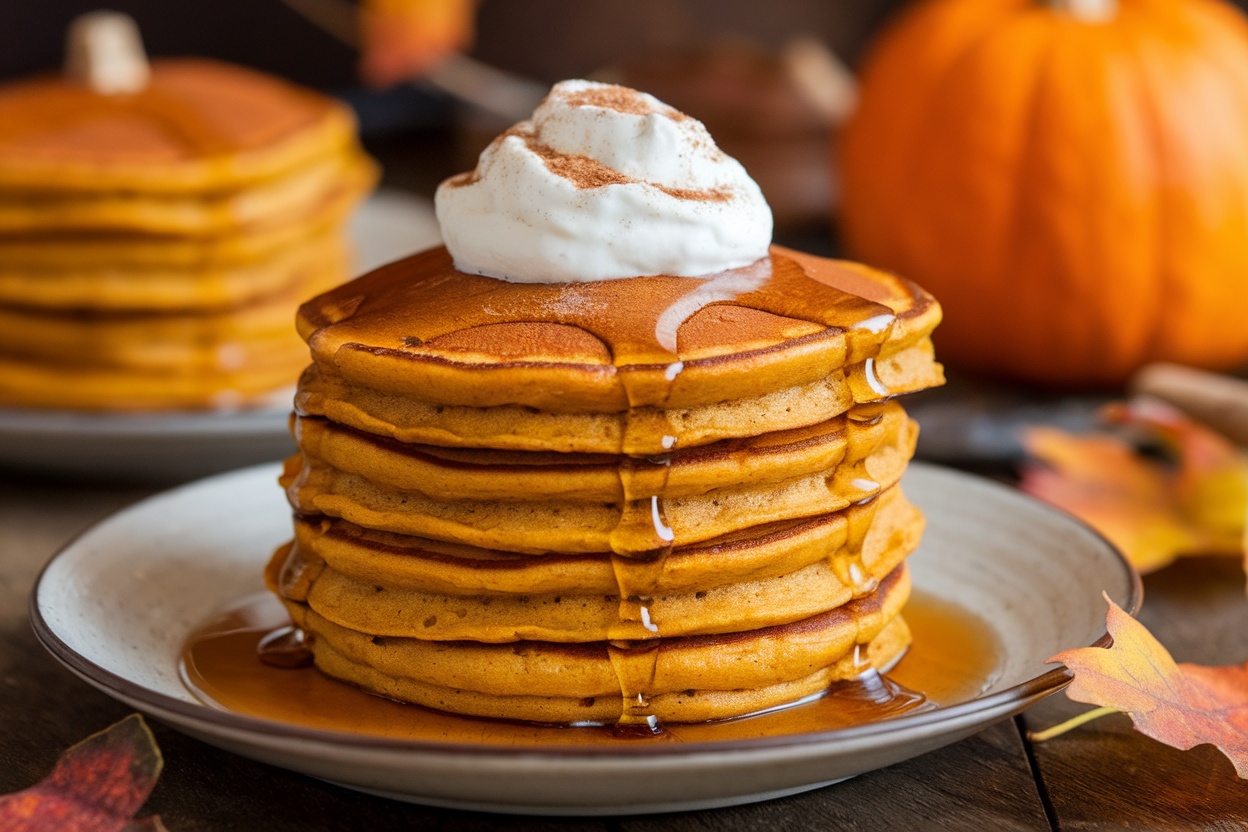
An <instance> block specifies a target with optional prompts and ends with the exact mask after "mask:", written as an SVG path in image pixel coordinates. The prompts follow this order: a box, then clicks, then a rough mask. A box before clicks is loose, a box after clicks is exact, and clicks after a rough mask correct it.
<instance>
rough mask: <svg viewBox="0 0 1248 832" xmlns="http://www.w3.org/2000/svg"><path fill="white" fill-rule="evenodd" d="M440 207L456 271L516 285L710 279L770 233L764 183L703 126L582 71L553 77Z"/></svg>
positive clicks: (763, 249) (762, 252) (441, 194)
mask: <svg viewBox="0 0 1248 832" xmlns="http://www.w3.org/2000/svg"><path fill="white" fill-rule="evenodd" d="M435 203H436V207H437V214H438V222H439V223H440V224H441V226H442V237H443V240H444V241H445V243H446V246H447V248H448V249H449V250H450V252H451V256H452V257H453V258H454V260H455V266H456V268H458V269H459V270H460V271H465V272H470V273H472V274H482V275H489V276H491V277H498V278H502V279H504V280H510V281H514V282H519V283H570V282H581V281H591V280H610V279H613V278H619V277H635V276H640V275H653V274H668V275H677V276H681V277H693V276H702V275H709V274H714V273H716V272H722V271H725V270H727V269H735V268H738V267H741V266H745V265H748V264H750V263H753V262H755V261H756V260H758V259H760V258H762V257H764V256H766V254H767V248H768V245H769V244H770V243H771V230H772V219H771V209H770V208H769V207H768V206H767V201H766V200H765V199H764V198H763V194H762V191H760V190H759V188H758V185H757V184H756V183H755V182H754V180H752V179H751V178H750V177H749V175H748V174H747V173H746V172H745V169H744V168H743V167H741V165H740V163H739V162H737V161H736V160H735V159H733V158H732V157H730V156H727V155H726V154H724V153H723V152H722V151H721V150H720V149H719V148H718V147H716V145H715V142H714V140H713V139H712V138H711V136H710V134H709V133H708V132H707V131H706V128H705V127H703V126H702V123H701V122H699V121H697V120H696V119H693V118H690V117H689V116H686V115H684V114H683V113H681V112H679V111H678V110H675V109H673V108H671V107H669V106H667V105H666V104H664V103H663V102H661V101H659V100H658V99H656V98H654V97H653V96H651V95H647V94H645V93H641V92H637V91H635V90H631V89H628V88H627V87H620V86H615V85H611V84H598V83H594V82H591V81H563V82H561V83H559V84H556V85H555V87H554V88H553V89H552V90H551V91H550V94H549V95H547V96H546V98H545V99H544V100H543V101H542V103H541V104H539V105H538V107H537V109H536V110H535V111H534V112H533V116H532V117H531V118H530V119H529V120H527V121H522V122H520V123H519V124H516V125H515V126H513V127H511V128H510V129H508V130H507V131H506V132H505V133H503V134H502V135H501V136H499V137H498V138H497V139H495V140H494V142H493V143H492V144H491V145H490V146H489V147H488V148H486V149H485V151H484V152H482V154H481V157H480V159H479V160H478V162H477V167H476V170H473V171H471V172H469V173H463V174H460V175H458V176H455V177H452V178H450V179H448V180H446V181H445V182H443V183H442V184H441V186H439V188H438V192H437V196H436V199H435Z"/></svg>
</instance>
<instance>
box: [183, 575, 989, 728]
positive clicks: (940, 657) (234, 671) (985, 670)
mask: <svg viewBox="0 0 1248 832" xmlns="http://www.w3.org/2000/svg"><path fill="white" fill-rule="evenodd" d="M904 615H905V616H906V619H907V621H908V622H909V624H910V626H911V629H912V630H913V633H914V644H913V645H912V646H911V647H910V649H909V651H908V652H907V653H906V655H905V656H904V657H903V658H902V659H901V661H900V662H898V664H897V665H896V667H894V668H893V669H892V670H890V671H889V672H888V673H887V675H885V676H883V677H881V676H879V675H878V674H875V673H873V672H871V673H867V674H865V675H864V676H863V677H862V678H861V679H859V680H855V681H852V682H841V683H837V684H836V685H833V686H832V688H830V689H829V691H828V692H827V694H825V695H823V696H820V697H818V698H816V699H812V700H808V701H805V702H802V703H799V704H795V705H791V706H788V707H785V708H781V709H778V710H773V711H769V712H765V713H761V714H756V715H753V716H747V717H740V718H737V719H730V720H722V721H717V722H707V723H695V724H665V725H664V726H663V730H661V731H651V730H649V729H648V726H649V725H650V723H649V722H647V721H645V720H641V721H640V722H634V723H632V724H631V726H629V727H626V728H624V730H617V729H614V728H612V727H608V726H576V727H564V726H550V725H534V724H529V723H521V722H510V721H505V720H491V719H481V718H475V717H467V716H459V715H456V714H450V713H444V712H441V711H435V710H431V709H429V708H424V707H421V706H419V705H409V704H405V703H400V702H395V701H392V700H389V699H384V698H382V697H379V696H376V695H373V694H371V693H367V692H365V691H363V690H360V689H359V688H356V687H353V686H351V685H348V684H346V683H343V682H339V681H337V680H335V679H331V678H330V677H328V676H326V675H324V674H323V673H321V672H320V671H318V670H316V668H314V667H301V668H300V667H296V668H285V669H283V668H277V667H272V666H268V665H266V664H264V663H263V662H262V661H261V660H260V658H259V655H258V653H257V647H258V645H259V643H260V641H261V640H262V639H263V638H264V637H265V636H267V635H268V634H270V633H272V632H274V631H275V630H278V629H280V628H282V627H284V626H287V625H288V624H289V621H288V620H287V618H286V613H285V611H284V610H283V609H282V608H281V606H280V604H279V603H278V602H277V600H276V599H274V598H273V597H272V596H270V595H269V594H268V593H257V594H255V595H252V596H248V597H246V598H243V599H241V600H240V601H239V602H237V603H236V604H234V605H233V606H231V607H230V608H228V609H227V610H225V611H224V612H223V613H222V614H220V615H219V616H217V617H216V618H214V619H213V620H211V621H210V622H208V623H207V624H206V625H205V626H203V627H201V628H200V629H198V630H197V631H196V632H194V633H193V634H192V635H191V637H190V638H189V639H188V641H187V643H186V645H185V648H184V651H183V654H182V660H181V674H182V678H183V681H184V682H185V684H186V685H187V687H188V688H189V689H190V691H191V692H192V693H193V694H194V695H195V697H196V698H197V699H199V700H200V701H202V702H204V703H205V704H206V705H209V706H211V707H214V708H218V709H220V710H224V711H231V712H234V713H238V714H244V715H247V716H254V717H259V718H262V719H268V720H272V721H274V722H280V723H284V724H287V725H296V726H300V727H306V728H314V729H321V730H328V731H338V732H343V733H348V734H357V735H361V736H373V737H386V738H391V739H400V740H412V741H423V742H452V743H467V744H476V745H480V744H487V745H505V746H524V747H542V746H550V747H555V746H569V745H576V746H585V745H602V746H610V745H614V744H622V743H623V744H628V743H634V744H635V743H636V742H639V741H641V742H660V743H666V742H703V741H727V740H742V739H752V738H759V737H782V736H790V735H795V734H804V733H810V732H814V731H824V730H829V729H835V728H845V727H849V726H851V725H859V724H863V723H868V722H874V721H878V720H881V719H886V718H888V717H892V716H896V715H899V714H902V713H907V712H912V711H915V710H917V709H919V708H932V707H936V706H948V705H954V704H957V703H959V702H965V701H968V700H970V699H973V698H975V697H976V696H978V695H979V694H981V693H983V692H984V691H985V690H986V689H987V688H988V687H989V686H990V685H991V684H992V683H993V681H994V679H995V673H996V669H997V668H998V667H999V665H1000V659H1001V646H1000V644H999V643H998V641H997V639H996V637H995V634H994V633H993V631H992V629H991V628H990V627H989V626H988V625H987V624H986V623H984V622H983V621H982V620H980V619H979V618H977V617H976V616H975V615H973V614H971V613H969V612H967V611H966V610H964V609H962V608H961V607H958V606H956V605H954V604H951V603H949V602H947V601H943V600H940V599H937V598H934V597H932V596H929V595H926V594H924V593H923V592H921V591H917V590H916V591H915V593H914V594H913V595H912V597H911V599H910V602H909V603H908V604H907V605H906V608H905V610H904ZM642 710H644V709H642Z"/></svg>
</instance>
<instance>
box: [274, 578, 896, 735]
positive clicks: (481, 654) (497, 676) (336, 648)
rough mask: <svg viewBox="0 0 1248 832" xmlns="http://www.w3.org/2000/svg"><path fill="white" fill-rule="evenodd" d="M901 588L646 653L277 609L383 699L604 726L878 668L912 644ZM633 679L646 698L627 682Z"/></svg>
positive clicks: (779, 698) (707, 712) (726, 705)
mask: <svg viewBox="0 0 1248 832" xmlns="http://www.w3.org/2000/svg"><path fill="white" fill-rule="evenodd" d="M909 591H910V581H909V576H908V574H907V573H906V571H905V568H904V567H900V568H898V569H896V570H894V572H893V573H892V574H890V575H889V576H888V577H887V578H886V579H885V580H884V581H883V582H881V584H880V586H879V588H878V589H877V590H876V591H875V592H872V593H871V594H870V595H867V596H864V597H863V598H860V599H858V600H855V601H851V602H850V603H848V604H845V605H843V606H840V607H838V608H836V609H834V610H831V611H829V612H826V613H823V614H820V615H816V616H811V617H809V618H806V619H803V620H800V621H795V622H792V623H789V624H781V625H775V626H770V627H764V628H759V629H755V630H752V631H749V632H744V633H735V634H725V635H711V636H688V637H674V638H663V639H660V640H655V641H654V642H651V643H649V644H644V646H631V645H619V646H615V645H613V644H612V643H610V642H602V641H598V642H583V643H578V644H558V643H549V642H540V641H522V642H516V643H507V644H486V643H479V642H473V641H450V642H446V641H428V640H423V639H414V638H401V637H399V638H396V637H378V636H372V635H369V634H366V633H361V632H358V631H354V630H351V629H348V628H344V627H341V626H339V625H336V624H334V623H332V622H330V621H328V620H326V619H324V618H322V617H320V616H319V615H317V613H315V612H314V611H313V610H312V609H311V608H309V607H307V606H304V605H301V604H297V603H293V602H288V603H287V605H286V606H287V608H288V610H289V611H290V613H291V617H292V619H293V620H294V621H295V623H296V624H297V625H298V626H299V627H301V628H302V629H303V630H304V631H305V632H306V633H308V634H309V636H310V639H309V643H310V645H311V649H312V652H313V655H314V657H315V661H316V664H317V667H319V668H320V669H321V670H322V671H324V672H325V673H327V674H328V675H330V676H334V677H336V678H339V679H343V680H346V681H348V682H351V683H353V684H356V685H359V686H360V687H363V688H365V689H367V690H372V691H375V692H377V693H379V694H381V695H384V696H388V697H390V698H393V699H399V700H401V701H406V702H414V703H417V704H422V705H427V706H429V707H433V708H440V709H442V710H449V711H453V712H456V713H462V714H470V715H475V716H487V717H493V718H506V719H519V720H525V721H534V722H557V723H568V724H578V723H606V724H612V723H617V722H621V721H623V718H624V717H625V716H626V715H627V714H628V712H629V710H630V706H631V703H632V702H633V701H634V700H635V699H636V698H637V695H638V694H643V695H644V699H645V701H646V710H647V711H648V712H650V713H651V715H652V716H654V717H655V718H656V719H657V720H658V721H659V722H660V723H661V722H700V721H707V720H712V719H726V718H731V717H736V716H742V715H744V714H749V713H754V712H757V711H761V710H766V709H769V708H773V707H778V706H781V705H785V704H791V703H793V702H795V701H800V700H801V699H803V698H804V697H807V696H812V695H818V694H820V693H821V692H823V691H825V690H827V688H828V687H829V685H831V684H833V683H834V682H837V681H841V680H848V679H853V678H856V677H858V676H860V675H861V674H863V673H864V672H865V671H867V670H870V669H877V670H886V669H888V668H889V667H891V666H892V665H893V664H894V663H895V662H896V661H897V659H898V658H900V656H901V654H902V653H904V651H905V648H906V646H908V645H909V643H910V634H909V630H908V629H907V628H906V625H905V622H904V620H903V619H902V618H901V617H900V615H899V613H900V611H901V608H902V607H903V605H904V603H905V600H906V598H907V597H908V596H909ZM635 673H638V674H640V675H641V676H643V677H644V678H645V683H644V691H643V690H640V689H638V687H637V686H634V685H632V684H630V681H631V680H633V679H635V678H636V676H635V675H634V674H635Z"/></svg>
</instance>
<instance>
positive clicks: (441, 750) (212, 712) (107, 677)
mask: <svg viewBox="0 0 1248 832" xmlns="http://www.w3.org/2000/svg"><path fill="white" fill-rule="evenodd" d="M279 465H280V464H275V463H261V464H259V465H253V466H248V467H245V468H239V469H234V470H232V471H227V472H224V473H220V474H215V475H212V476H209V477H204V478H201V479H197V480H194V481H192V482H189V483H185V484H183V485H179V486H177V487H175V488H170V489H165V490H161V491H158V492H156V493H154V494H152V495H150V496H148V497H146V498H144V499H142V500H139V501H137V502H135V503H133V504H131V505H129V506H125V507H123V508H122V509H120V510H118V511H117V512H114V513H113V514H110V515H109V516H107V517H105V518H103V519H101V520H99V521H97V522H96V523H93V524H92V525H90V526H89V527H87V528H86V529H83V530H82V531H81V532H79V533H78V534H76V535H75V536H74V537H73V538H71V539H70V540H69V541H68V542H66V543H65V544H64V545H63V546H62V547H60V548H59V549H58V550H57V551H56V553H55V554H53V555H52V556H51V557H50V558H49V559H48V561H47V562H46V563H45V564H44V565H43V567H42V568H41V569H40V571H39V575H38V577H37V578H36V580H35V582H34V585H33V587H32V589H31V592H30V596H29V602H28V610H29V616H30V622H31V627H32V629H33V630H34V634H35V637H36V639H37V640H38V641H39V642H40V644H41V645H42V646H43V647H44V649H46V650H47V651H48V652H49V653H50V654H51V655H52V657H53V658H55V659H56V660H57V661H58V662H60V663H61V664H63V665H64V666H65V667H67V668H68V669H69V670H71V671H73V672H74V673H75V675H77V676H79V677H80V678H82V679H83V680H84V681H86V682H87V683H89V684H91V685H92V686H93V687H95V688H97V689H98V690H100V691H101V692H103V693H105V694H108V695H112V696H113V697H114V698H117V699H120V700H122V701H124V702H127V703H134V702H140V703H143V704H144V705H146V706H148V707H151V708H154V709H158V710H160V711H162V712H164V713H166V714H169V715H172V716H174V717H177V718H178V719H180V720H183V721H185V722H187V723H193V724H196V725H207V726H211V727H213V728H218V729H225V730H228V731H231V732H234V733H241V734H246V735H259V736H263V737H265V738H266V739H269V740H273V741H298V742H310V743H316V744H319V745H329V746H338V747H341V746H343V745H346V746H350V747H351V748H353V749H359V750H368V751H377V752H404V753H409V754H410V753H433V754H456V755H473V756H492V757H508V758H511V757H524V758H528V759H538V758H552V759H567V758H597V759H602V758H617V759H631V758H637V757H644V758H654V757H662V758H675V757H693V756H705V755H713V754H718V753H721V752H731V753H733V754H736V755H740V754H743V753H750V752H766V751H771V750H775V749H778V748H792V747H796V746H810V747H816V746H825V745H829V744H835V743H846V744H849V743H853V742H855V741H862V740H866V739H876V738H887V737H888V736H889V735H892V734H897V733H901V732H904V731H909V730H915V729H922V728H926V727H928V726H930V725H933V724H938V723H946V722H950V723H952V722H957V721H958V720H959V719H960V718H962V717H966V716H968V715H972V714H975V713H978V712H981V711H992V710H995V709H998V708H1002V707H1014V706H1019V705H1021V707H1019V708H1017V710H1021V709H1022V708H1025V707H1027V705H1028V704H1030V703H1031V702H1033V701H1036V700H1038V699H1040V698H1042V697H1044V696H1047V695H1050V694H1052V693H1055V692H1057V691H1059V690H1061V689H1062V688H1064V687H1065V686H1066V685H1068V684H1069V683H1070V681H1071V679H1072V678H1073V674H1072V673H1071V672H1070V670H1069V669H1068V668H1067V667H1066V666H1065V665H1062V664H1055V666H1054V667H1053V668H1051V669H1049V670H1047V671H1045V672H1044V673H1041V674H1039V675H1037V676H1034V677H1032V678H1030V679H1027V680H1024V681H1022V682H1020V683H1018V684H1015V685H1012V686H1010V687H1009V688H1006V689H1004V690H1000V691H996V692H994V693H991V694H988V695H986V696H978V697H975V698H973V699H969V700H967V701H965V702H959V703H956V704H954V705H949V706H943V707H937V708H935V709H933V710H930V711H923V712H921V713H914V714H902V715H900V716H897V717H892V718H889V719H884V720H880V721H878V722H871V723H867V724H863V725H855V726H850V727H846V728H831V729H826V730H822V731H811V732H806V733H801V734H788V735H782V736H774V737H753V738H745V739H735V740H699V741H693V742H684V743H671V744H668V743H664V744H657V745H644V746H643V745H641V744H638V745H621V746H610V747H604V746H579V745H555V744H552V745H544V746H541V747H540V748H534V747H531V746H511V745H505V744H489V743H477V744H466V743H456V742H438V741H429V740H410V739H397V738H392V737H379V736H371V735H367V734H354V733H349V732H345V731H332V730H328V729H323V728H312V727H307V726H301V725H295V724H291V723H285V722H278V721H275V720H271V719H267V718H263V717H256V716H250V715H246V714H239V713H235V712H232V711H227V710H224V709H220V708H213V707H211V706H209V705H206V704H203V703H200V702H194V701H187V700H183V699H178V698H176V697H173V696H170V695H169V694H166V693H162V692H160V691H155V690H152V689H150V688H147V687H145V686H143V685H141V684H138V683H136V682H132V681H131V680H129V679H127V678H125V677H124V676H121V675H119V674H117V673H114V672H113V671H111V670H108V669H106V668H104V667H101V666H100V665H98V664H96V663H95V662H93V661H91V660H90V659H88V658H86V657H85V656H82V655H81V654H79V653H78V652H77V651H75V650H74V649H73V648H71V647H70V646H69V645H68V644H67V643H66V642H65V641H63V640H62V639H61V638H60V636H58V635H57V634H56V633H55V631H54V630H53V629H52V627H51V625H49V624H48V622H47V620H46V619H45V618H44V616H43V612H42V610H41V609H40V605H39V596H40V591H41V589H42V588H43V587H44V582H45V580H47V579H48V573H49V571H50V570H51V569H52V567H53V565H54V564H55V563H56V562H57V561H58V560H59V559H60V558H61V557H63V556H65V554H66V553H67V552H68V551H70V550H71V549H73V548H74V547H75V546H76V545H77V544H79V542H80V541H82V540H83V539H84V538H86V537H88V536H90V535H91V534H92V533H94V532H95V531H96V530H97V529H98V528H99V527H100V526H102V525H103V524H105V523H108V522H110V521H112V520H113V519H114V518H117V517H119V516H120V515H122V514H125V513H128V512H137V511H139V510H141V509H143V508H144V507H145V506H146V505H147V504H148V503H149V502H150V501H152V500H155V499H159V498H164V497H168V496H171V495H173V494H175V493H176V492H179V491H183V490H188V489H193V488H202V487H205V486H208V485H210V484H211V482H212V481H214V480H224V479H228V478H232V477H244V476H248V475H253V476H254V475H257V474H258V473H259V472H261V471H276V470H277V468H278V467H279ZM910 467H911V468H914V469H916V470H923V471H926V472H929V473H931V474H932V475H941V476H949V477H952V478H954V479H959V478H961V479H964V480H966V481H973V482H975V483H977V484H979V485H981V486H984V487H989V488H994V489H1001V490H1003V491H1005V492H1008V493H1009V494H1011V495H1013V496H1012V497H1011V499H1014V498H1017V499H1019V500H1021V501H1024V502H1027V503H1030V504H1032V505H1033V506H1034V507H1036V508H1039V509H1041V510H1044V511H1047V512H1049V513H1051V515H1052V516H1054V517H1057V518H1060V519H1061V521H1063V522H1068V523H1074V524H1077V525H1079V526H1081V527H1083V529H1084V530H1085V531H1087V532H1090V533H1091V534H1092V535H1093V536H1094V537H1095V538H1097V539H1099V540H1100V541H1101V543H1102V544H1103V545H1104V548H1105V549H1106V551H1107V552H1108V553H1109V554H1111V555H1112V559H1113V560H1114V561H1115V562H1116V564H1117V565H1118V566H1119V567H1121V569H1122V572H1123V574H1124V576H1125V577H1126V578H1127V584H1128V596H1127V598H1125V599H1124V601H1125V603H1124V604H1123V606H1122V608H1123V609H1124V610H1125V611H1126V612H1127V613H1128V614H1130V615H1132V616H1135V615H1136V614H1137V613H1138V612H1139V609H1140V606H1141V604H1142V602H1143V594H1144V591H1143V583H1142V581H1141V579H1140V575H1139V573H1138V572H1137V571H1136V570H1135V569H1134V567H1132V566H1131V565H1130V563H1129V561H1127V559H1126V557H1125V556H1124V555H1123V554H1122V552H1121V551H1120V550H1119V549H1118V547H1116V546H1115V545H1114V544H1113V543H1112V542H1111V541H1110V540H1109V539H1108V538H1106V537H1105V535H1103V534H1101V533H1100V532H1099V531H1097V530H1096V529H1095V528H1093V527H1092V526H1091V525H1089V524H1088V523H1086V522H1085V521H1083V520H1081V519H1080V518H1078V517H1075V516H1074V515H1072V514H1070V513H1069V512H1067V511H1064V510H1063V509H1060V508H1058V507H1056V506H1053V505H1051V504H1049V503H1045V502H1043V501H1041V500H1039V499H1037V498H1034V497H1032V496H1030V495H1027V494H1025V493H1023V492H1021V491H1018V490H1017V489H1012V488H1010V487H1009V486H1007V485H1005V484H1002V483H999V482H995V481H993V480H991V479H988V478H986V477H981V476H978V475H975V474H970V473H967V472H965V471H960V470H958V469H954V468H950V467H947V466H943V465H937V464H933V463H925V462H922V461H919V460H916V461H913V462H912V463H911V464H910ZM1112 642H1113V639H1112V637H1111V636H1110V634H1109V633H1108V631H1106V632H1104V633H1102V634H1101V636H1100V637H1099V638H1097V639H1096V641H1094V642H1093V643H1092V644H1090V645H1086V646H1089V647H1108V646H1109V645H1110V644H1112ZM135 707H138V706H135ZM140 709H141V708H140Z"/></svg>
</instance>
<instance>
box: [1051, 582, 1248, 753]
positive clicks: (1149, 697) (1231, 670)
mask: <svg viewBox="0 0 1248 832" xmlns="http://www.w3.org/2000/svg"><path fill="white" fill-rule="evenodd" d="M1105 600H1106V601H1107V602H1108V603H1109V614H1108V615H1107V617H1106V628H1107V629H1108V631H1109V634H1110V635H1111V636H1113V639H1114V643H1113V646H1111V647H1108V648H1105V647H1080V648H1076V649H1074V650H1066V651H1063V652H1061V653H1058V654H1057V655H1056V656H1053V657H1052V658H1050V659H1049V660H1048V661H1050V662H1061V663H1062V664H1064V665H1066V667H1068V668H1069V669H1070V670H1071V672H1072V673H1073V674H1074V680H1073V681H1072V682H1071V683H1070V685H1069V687H1067V688H1066V695H1067V696H1069V697H1070V698H1071V699H1073V700H1075V701H1076V702H1086V703H1088V704H1091V705H1100V706H1102V707H1108V708H1114V709H1117V710H1121V711H1125V712H1126V713H1127V714H1128V715H1129V716H1130V717H1131V721H1132V722H1133V723H1134V724H1135V728H1136V730H1137V731H1139V732H1140V733H1142V734H1145V735H1146V736H1149V737H1152V738H1153V739H1155V740H1159V741H1160V742H1163V743H1165V744H1166V745H1169V746H1173V747H1174V748H1179V749H1182V750H1184V751H1186V750H1187V749H1189V748H1194V747H1195V746H1197V745H1203V744H1205V743H1209V744H1212V745H1214V746H1216V747H1217V748H1218V749H1219V750H1220V751H1221V752H1222V753H1223V754H1225V755H1226V756H1227V757H1228V758H1230V761H1231V762H1232V763H1233V764H1234V765H1235V771H1236V773H1238V774H1239V776H1240V777H1243V778H1248V663H1246V664H1242V665H1238V666H1228V667H1203V666H1201V665H1195V664H1176V663H1175V661H1174V659H1173V658H1172V657H1171V656H1170V653H1169V652H1168V651H1167V650H1166V648H1165V647H1163V646H1162V645H1161V642H1159V641H1158V640H1157V639H1156V638H1155V637H1154V636H1153V634H1152V633H1150V632H1149V631H1148V628H1147V627H1145V626H1144V625H1143V624H1141V623H1140V622H1138V621H1136V620H1135V619H1134V618H1132V617H1131V616H1129V615H1127V613H1126V612H1124V611H1123V610H1122V608H1121V607H1119V606H1118V605H1117V604H1115V603H1114V602H1113V601H1111V600H1110V599H1109V596H1108V595H1107V596H1105Z"/></svg>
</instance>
